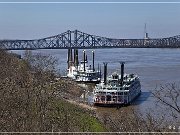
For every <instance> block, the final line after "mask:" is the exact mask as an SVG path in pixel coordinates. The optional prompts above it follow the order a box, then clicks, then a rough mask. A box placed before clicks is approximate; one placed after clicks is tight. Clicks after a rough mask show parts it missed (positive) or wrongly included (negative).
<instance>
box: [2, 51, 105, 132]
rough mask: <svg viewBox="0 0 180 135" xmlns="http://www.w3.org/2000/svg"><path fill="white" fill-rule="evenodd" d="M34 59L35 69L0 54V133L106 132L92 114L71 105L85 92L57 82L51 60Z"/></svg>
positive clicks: (84, 108) (74, 85) (63, 82)
mask: <svg viewBox="0 0 180 135" xmlns="http://www.w3.org/2000/svg"><path fill="white" fill-rule="evenodd" d="M41 58H42V59H41ZM34 59H35V60H36V59H37V60H36V61H32V62H34V63H33V66H32V65H30V64H29V62H28V61H26V60H24V59H18V58H16V57H14V56H11V55H9V54H8V53H7V52H6V51H1V50H0V69H1V70H0V89H1V90H0V108H1V112H0V113H1V120H0V131H1V132H104V131H107V130H106V129H105V128H104V126H103V124H102V123H101V122H100V121H99V120H98V119H96V118H95V117H94V116H93V115H92V112H93V110H91V109H90V108H88V109H87V106H85V105H83V104H80V105H77V104H76V103H73V102H72V101H71V100H75V99H76V97H79V96H80V95H81V94H82V92H83V89H82V88H80V87H79V86H78V85H76V83H75V82H73V81H71V80H66V79H61V78H60V79H59V80H56V79H57V77H56V76H55V75H54V74H53V70H51V67H52V66H48V65H47V64H52V63H51V62H49V63H47V61H46V60H48V61H49V60H50V59H52V58H50V59H49V57H44V56H41V55H38V56H33V60H34ZM29 60H30V59H29ZM42 60H43V61H42ZM43 63H46V64H45V66H46V67H44V64H43ZM47 67H50V68H49V69H47ZM52 69H53V67H52Z"/></svg>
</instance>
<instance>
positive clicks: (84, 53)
mask: <svg viewBox="0 0 180 135" xmlns="http://www.w3.org/2000/svg"><path fill="white" fill-rule="evenodd" d="M83 55H84V72H85V71H86V69H85V66H86V65H85V61H86V52H85V50H83Z"/></svg>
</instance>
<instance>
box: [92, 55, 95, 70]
mask: <svg viewBox="0 0 180 135" xmlns="http://www.w3.org/2000/svg"><path fill="white" fill-rule="evenodd" d="M92 58H93V71H95V68H94V51H92Z"/></svg>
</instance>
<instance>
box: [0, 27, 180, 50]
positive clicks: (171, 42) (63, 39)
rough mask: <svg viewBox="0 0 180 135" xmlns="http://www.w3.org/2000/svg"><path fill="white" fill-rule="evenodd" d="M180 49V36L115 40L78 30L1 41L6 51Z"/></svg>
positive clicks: (0, 43)
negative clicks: (49, 35)
mask: <svg viewBox="0 0 180 135" xmlns="http://www.w3.org/2000/svg"><path fill="white" fill-rule="evenodd" d="M179 47H180V35H178V36H173V37H168V38H154V39H113V38H106V37H101V36H95V35H91V34H87V33H84V32H81V31H78V30H74V31H70V30H68V31H66V32H64V33H61V34H59V35H56V36H51V37H47V38H42V39H35V40H0V48H1V49H5V50H33V49H70V48H71V49H75V48H76V49H90V48H179Z"/></svg>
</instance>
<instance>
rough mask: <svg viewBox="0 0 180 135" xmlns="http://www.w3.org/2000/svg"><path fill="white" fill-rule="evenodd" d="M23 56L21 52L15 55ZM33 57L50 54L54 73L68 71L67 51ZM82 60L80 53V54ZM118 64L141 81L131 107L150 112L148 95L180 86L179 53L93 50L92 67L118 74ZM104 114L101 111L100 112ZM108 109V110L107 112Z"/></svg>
mask: <svg viewBox="0 0 180 135" xmlns="http://www.w3.org/2000/svg"><path fill="white" fill-rule="evenodd" d="M14 52H16V53H18V54H21V55H23V53H24V52H23V51H14ZM91 52H92V50H91V49H88V50H86V53H87V55H88V61H89V63H90V64H91V63H92V55H91ZM33 53H42V54H50V55H52V56H54V57H56V58H58V66H57V69H58V70H59V72H61V74H65V71H66V68H67V50H60V49H59V50H58V49H57V50H33ZM79 60H82V50H79ZM120 61H124V62H125V73H134V74H137V75H138V76H139V77H140V80H141V87H142V94H141V96H140V97H139V98H138V99H137V100H136V101H135V103H134V106H136V107H138V108H140V110H146V108H149V107H150V108H153V107H155V106H154V102H155V100H154V98H153V97H152V95H151V94H150V91H153V90H154V89H155V88H156V87H159V86H160V85H164V84H166V83H174V82H176V83H179V82H180V49H159V48H114V49H95V65H96V68H97V65H98V63H99V64H101V65H102V67H103V62H108V74H111V73H112V72H114V71H120V64H119V62H120ZM101 109H103V110H104V108H101ZM106 109H109V108H106Z"/></svg>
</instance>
